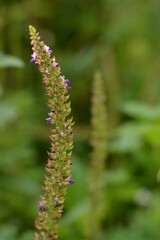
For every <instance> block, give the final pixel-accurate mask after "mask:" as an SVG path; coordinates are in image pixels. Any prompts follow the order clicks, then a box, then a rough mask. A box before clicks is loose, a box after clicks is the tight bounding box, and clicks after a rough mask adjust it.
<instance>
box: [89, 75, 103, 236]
mask: <svg viewBox="0 0 160 240" xmlns="http://www.w3.org/2000/svg"><path fill="white" fill-rule="evenodd" d="M105 103H106V96H105V91H104V87H103V83H102V79H101V74H100V72H98V71H97V72H96V73H95V76H94V81H93V86H92V107H91V114H92V117H91V127H92V130H91V138H90V144H91V147H92V153H91V163H90V178H89V220H88V236H89V239H92V240H93V239H100V237H101V234H102V232H101V221H102V219H103V215H104V189H103V188H104V169H105V160H106V155H107V151H106V142H107V114H106V105H105Z"/></svg>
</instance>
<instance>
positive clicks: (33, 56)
mask: <svg viewBox="0 0 160 240" xmlns="http://www.w3.org/2000/svg"><path fill="white" fill-rule="evenodd" d="M31 57H32V58H31V60H30V62H35V61H36V53H35V52H34V53H33V54H31Z"/></svg>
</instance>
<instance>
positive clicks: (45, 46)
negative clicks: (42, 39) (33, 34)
mask: <svg viewBox="0 0 160 240" xmlns="http://www.w3.org/2000/svg"><path fill="white" fill-rule="evenodd" d="M44 48H45V51H46V53H48V54H50V53H52V52H53V51H52V50H50V49H49V47H48V46H47V45H44Z"/></svg>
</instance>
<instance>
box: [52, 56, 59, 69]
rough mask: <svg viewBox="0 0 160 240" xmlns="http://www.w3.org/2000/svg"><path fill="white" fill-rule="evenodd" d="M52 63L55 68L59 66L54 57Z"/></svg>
mask: <svg viewBox="0 0 160 240" xmlns="http://www.w3.org/2000/svg"><path fill="white" fill-rule="evenodd" d="M52 64H53V67H56V68H58V67H59V64H58V63H57V62H56V59H55V57H53V58H52Z"/></svg>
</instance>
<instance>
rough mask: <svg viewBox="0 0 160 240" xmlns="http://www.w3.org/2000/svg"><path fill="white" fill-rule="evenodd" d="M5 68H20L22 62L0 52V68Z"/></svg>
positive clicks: (22, 64)
mask: <svg viewBox="0 0 160 240" xmlns="http://www.w3.org/2000/svg"><path fill="white" fill-rule="evenodd" d="M7 67H15V68H22V67H24V62H23V61H22V60H21V59H20V58H18V57H15V56H12V55H9V54H4V53H2V52H0V68H7Z"/></svg>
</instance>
